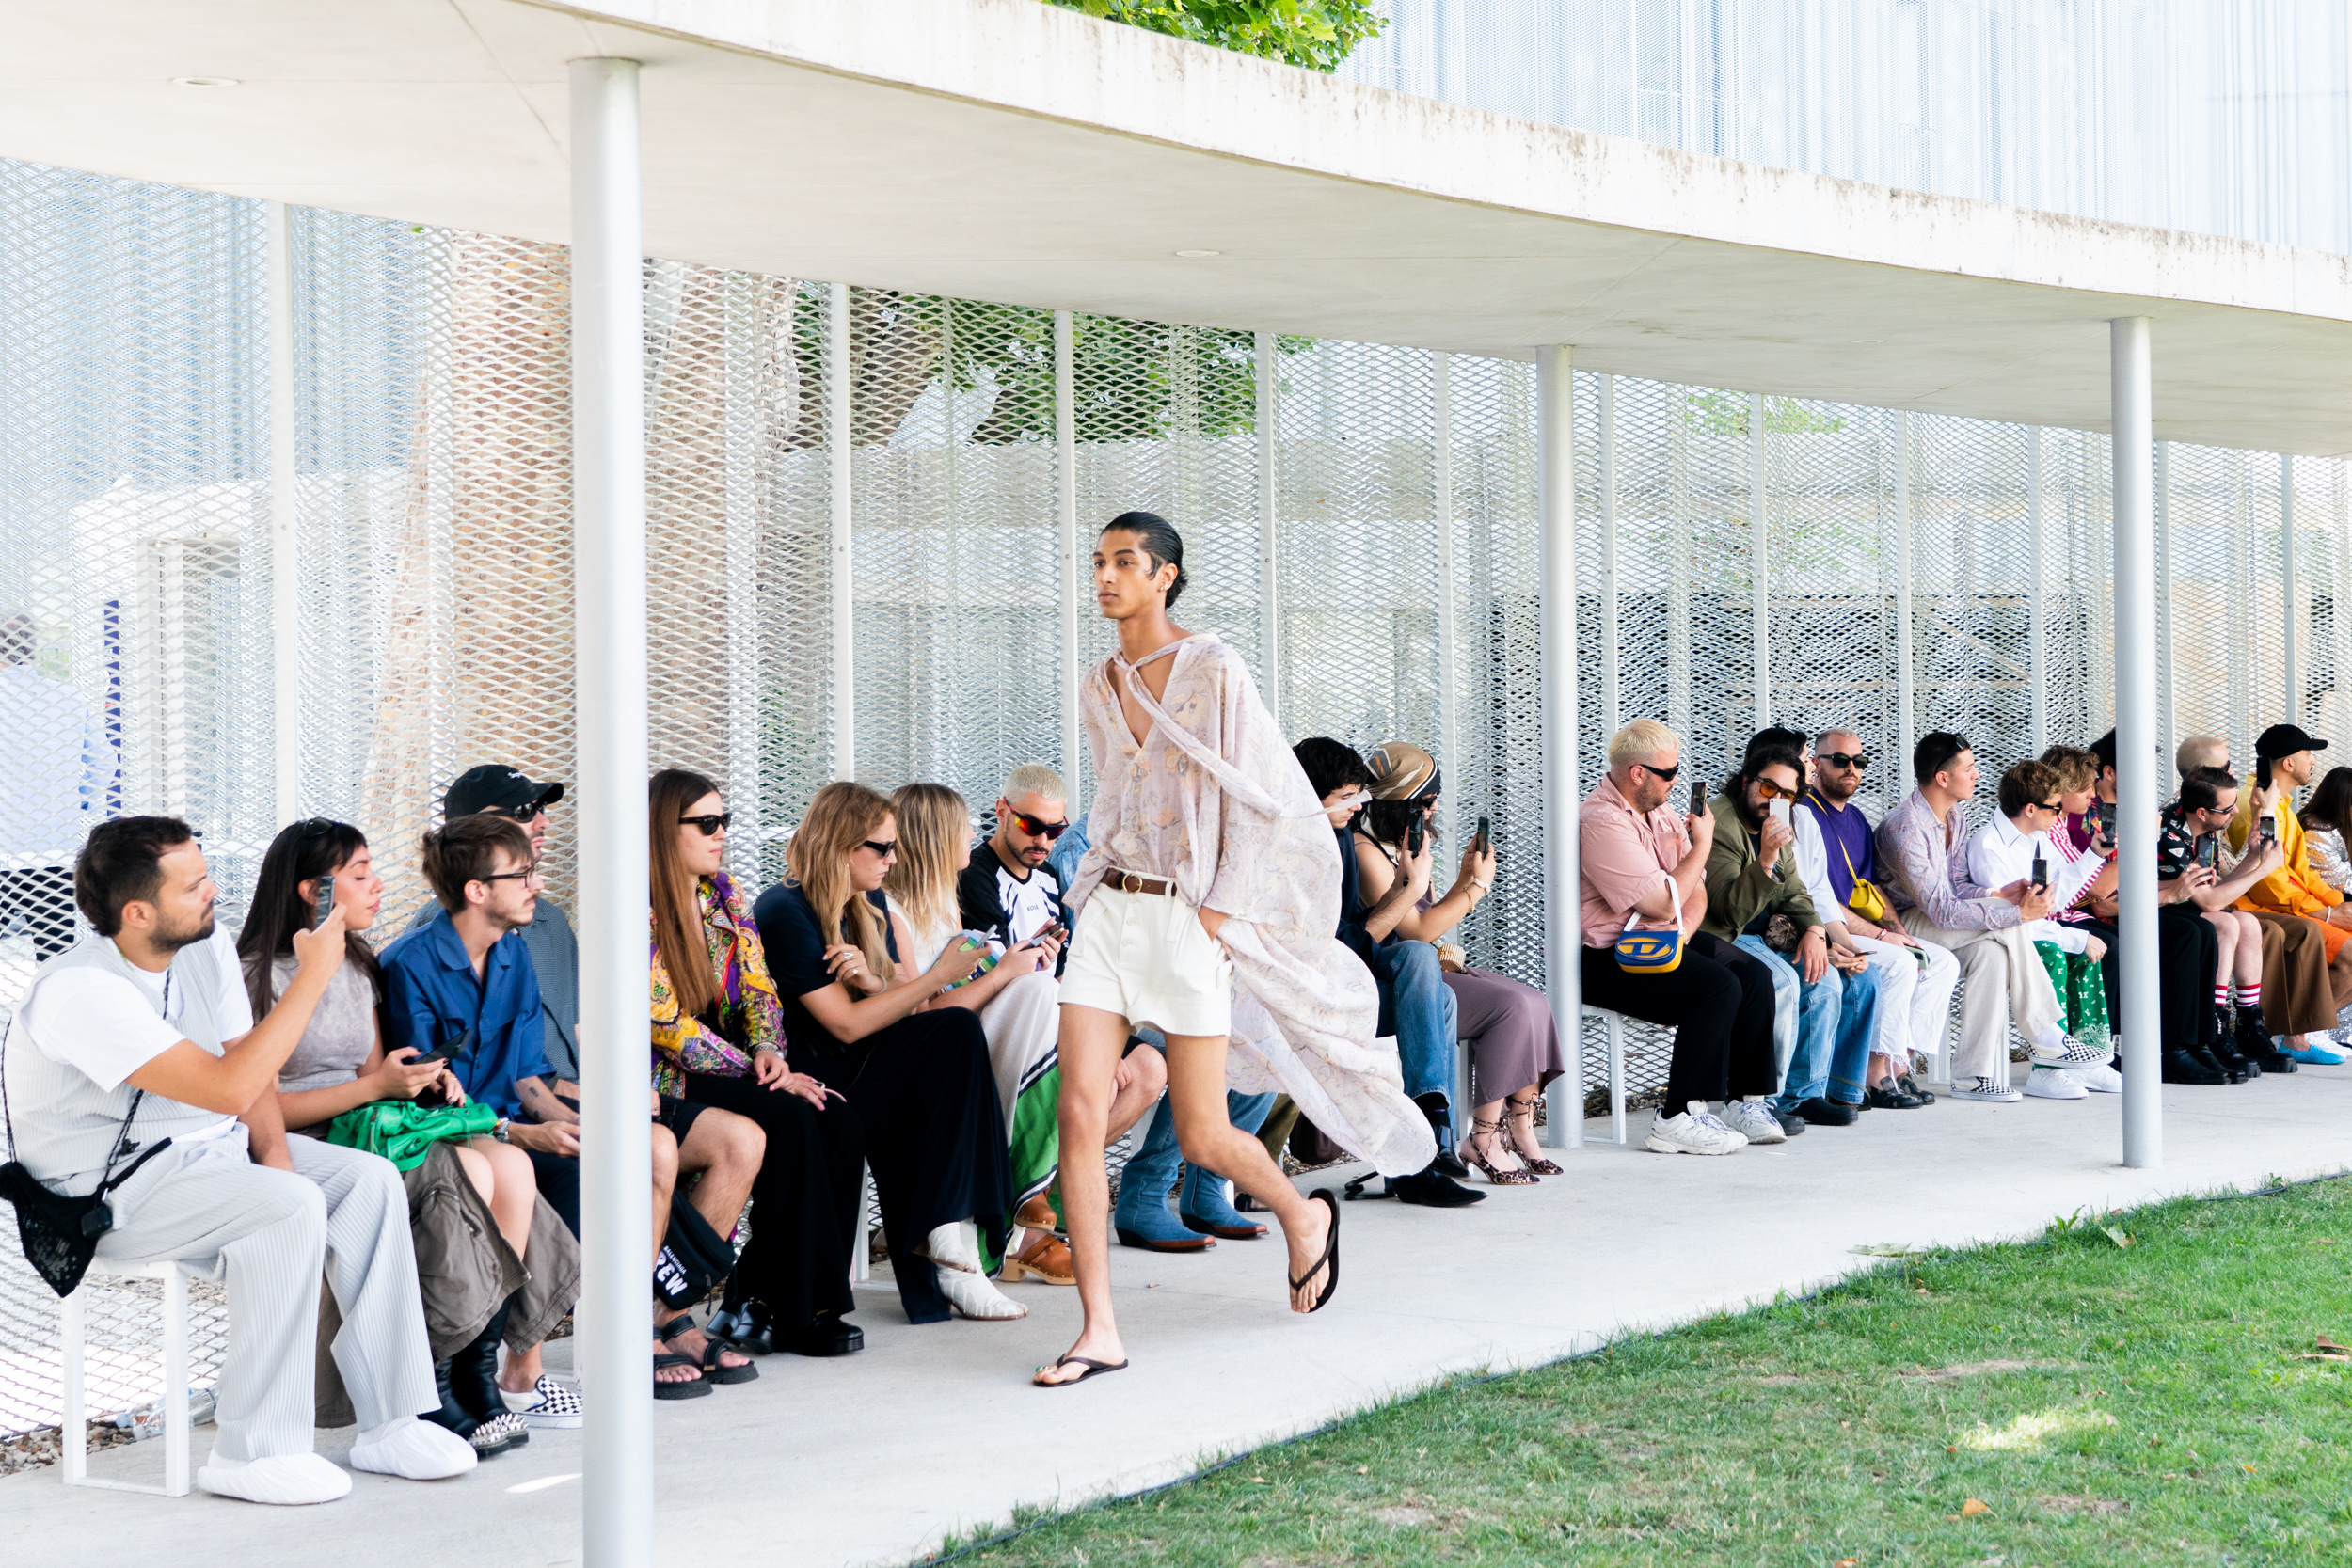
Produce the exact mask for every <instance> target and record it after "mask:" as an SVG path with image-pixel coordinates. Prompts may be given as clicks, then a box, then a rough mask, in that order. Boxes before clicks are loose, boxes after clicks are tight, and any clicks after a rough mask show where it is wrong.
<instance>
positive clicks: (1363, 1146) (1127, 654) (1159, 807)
mask: <svg viewBox="0 0 2352 1568" xmlns="http://www.w3.org/2000/svg"><path fill="white" fill-rule="evenodd" d="M1094 589H1095V595H1094V596H1095V602H1096V603H1097V604H1098V605H1100V606H1101V608H1102V611H1103V614H1104V618H1105V619H1107V620H1110V621H1114V622H1116V623H1117V624H1118V626H1119V651H1118V652H1117V653H1115V654H1113V655H1112V656H1111V657H1108V658H1106V659H1104V661H1103V662H1102V663H1100V664H1098V665H1096V666H1095V667H1094V668H1092V669H1091V670H1089V671H1088V672H1087V674H1086V678H1085V681H1084V682H1083V683H1082V685H1081V688H1080V691H1079V708H1080V713H1081V716H1082V717H1083V718H1084V720H1085V721H1086V727H1087V734H1088V736H1089V739H1090V740H1091V742H1092V744H1093V747H1094V776H1095V779H1096V780H1097V784H1096V794H1095V800H1094V810H1093V812H1092V814H1091V816H1089V821H1088V832H1087V836H1088V840H1089V844H1090V845H1091V847H1090V848H1089V849H1088V851H1087V854H1086V858H1085V859H1084V860H1083V861H1081V862H1080V863H1079V865H1078V874H1077V876H1076V877H1075V879H1073V884H1072V886H1071V888H1070V890H1069V892H1068V895H1067V897H1068V901H1069V903H1070V905H1071V907H1072V908H1073V909H1077V908H1080V907H1081V906H1084V907H1085V908H1086V911H1087V912H1086V917H1085V919H1084V920H1082V921H1080V922H1079V923H1078V925H1077V927H1076V939H1075V942H1074V944H1073V948H1072V950H1071V954H1070V960H1069V964H1068V967H1067V968H1066V969H1065V970H1064V972H1063V975H1062V987H1061V1002H1062V1006H1061V1069H1062V1085H1061V1107H1060V1116H1061V1154H1062V1167H1061V1168H1062V1174H1061V1185H1062V1212H1063V1217H1064V1219H1065V1220H1066V1221H1067V1223H1068V1225H1069V1229H1070V1246H1071V1253H1072V1258H1073V1263H1074V1265H1075V1267H1076V1270H1077V1275H1078V1300H1079V1303H1080V1305H1081V1307H1083V1308H1084V1310H1085V1313H1086V1323H1085V1326H1084V1327H1083V1328H1082V1329H1081V1330H1080V1331H1079V1334H1078V1339H1077V1342H1076V1343H1075V1344H1073V1346H1071V1348H1070V1352H1069V1354H1066V1355H1064V1356H1063V1357H1062V1358H1061V1359H1060V1360H1059V1361H1057V1362H1056V1363H1055V1364H1054V1365H1053V1366H1051V1367H1044V1368H1041V1369H1039V1370H1038V1373H1037V1377H1036V1382H1037V1383H1038V1385H1039V1386H1041V1387H1048V1388H1060V1387H1067V1386H1070V1385H1072V1384H1074V1383H1080V1382H1084V1381H1085V1380H1086V1379H1087V1378H1089V1377H1093V1376H1095V1375H1097V1374H1098V1373H1101V1372H1107V1371H1117V1370H1119V1369H1120V1368H1121V1367H1124V1366H1125V1365H1126V1364H1127V1363H1126V1358H1125V1353H1124V1351H1123V1350H1122V1348H1121V1346H1120V1338H1119V1328H1118V1325H1117V1324H1116V1323H1114V1322H1113V1320H1112V1315H1111V1298H1110V1254H1109V1245H1108V1242H1109V1238H1108V1235H1107V1229H1108V1210H1109V1207H1110V1187H1109V1180H1108V1177H1107V1175H1106V1173H1105V1171H1104V1164H1103V1145H1104V1131H1105V1128H1106V1127H1107V1125H1108V1121H1109V1116H1110V1104H1111V1098H1112V1093H1113V1085H1112V1075H1113V1073H1114V1072H1115V1070H1116V1069H1117V1068H1118V1066H1119V1058H1120V1051H1121V1050H1122V1049H1123V1048H1124V1046H1125V1044H1126V1041H1127V1037H1128V1032H1129V1028H1130V1026H1131V1025H1133V1024H1137V1023H1152V1024H1157V1025H1158V1026H1159V1028H1160V1030H1161V1032H1162V1033H1163V1034H1165V1035H1166V1036H1167V1037H1168V1104H1169V1108H1170V1110H1171V1111H1172V1112H1173V1113H1174V1116H1175V1121H1176V1136H1177V1140H1178V1142H1179V1143H1180V1144H1182V1146H1183V1148H1184V1158H1185V1159H1187V1160H1189V1161H1191V1162H1192V1163H1193V1164H1196V1165H1200V1166H1203V1167H1205V1168H1206V1169H1209V1170H1212V1171H1215V1172H1216V1173H1217V1174H1218V1175H1220V1176H1225V1177H1229V1178H1231V1179H1232V1180H1233V1182H1234V1183H1235V1184H1236V1185H1238V1186H1239V1187H1240V1188H1241V1189H1242V1190H1243V1191H1244V1192H1247V1193H1248V1194H1249V1195H1250V1196H1252V1197H1254V1198H1256V1199H1257V1200H1258V1201H1259V1203H1261V1204H1262V1205H1263V1206H1264V1208H1265V1209H1266V1210H1267V1211H1268V1212H1271V1213H1272V1214H1273V1215H1274V1217H1275V1218H1276V1219H1277V1220H1278V1221H1279V1223H1280V1224H1281V1227H1282V1238H1283V1241H1284V1242H1285V1243H1287V1244H1288V1246H1289V1249H1290V1271H1289V1277H1290V1304H1291V1310H1293V1311H1295V1312H1312V1311H1314V1310H1316V1309H1317V1308H1319V1307H1322V1306H1323V1305H1324V1304H1325V1303H1326V1302H1327V1301H1329V1300H1330V1299H1331V1292H1332V1291H1333V1290H1334V1289H1335V1288H1336V1287H1337V1286H1338V1284H1339V1273H1340V1269H1339V1205H1338V1203H1337V1201H1336V1199H1335V1198H1334V1197H1333V1196H1332V1194H1331V1193H1330V1192H1329V1191H1328V1190H1324V1191H1319V1192H1316V1193H1314V1194H1313V1195H1311V1196H1309V1197H1301V1196H1299V1194H1298V1190H1297V1189H1296V1188H1295V1187H1294V1186H1292V1185H1291V1183H1290V1182H1289V1181H1288V1180H1286V1179H1285V1178H1284V1177H1283V1175H1282V1172H1281V1168H1280V1167H1279V1165H1277V1164H1275V1163H1274V1159H1273V1157H1272V1156H1271V1155H1269V1154H1267V1153H1266V1151H1265V1148H1264V1147H1263V1145H1261V1144H1260V1143H1259V1142H1258V1141H1257V1140H1256V1139H1255V1138H1252V1137H1250V1136H1249V1135H1248V1133H1245V1132H1239V1131H1237V1130H1236V1129H1235V1128H1234V1127H1233V1125H1232V1121H1231V1120H1230V1119H1229V1118H1228V1117H1227V1114H1226V1102H1225V1091H1226V1088H1227V1077H1228V1066H1229V1064H1228V1056H1229V1048H1230V1056H1231V1073H1232V1086H1234V1087H1236V1088H1239V1089H1242V1090H1243V1091H1245V1092H1248V1091H1252V1090H1259V1091H1263V1090H1266V1089H1280V1090H1282V1091H1284V1092H1286V1093H1288V1094H1289V1095H1290V1097H1291V1098H1292V1099H1293V1100H1294V1101H1296V1102H1297V1104H1298V1106H1299V1109H1300V1110H1301V1111H1302V1112H1303V1113H1304V1114H1305V1115H1306V1116H1308V1117H1310V1118H1311V1119H1312V1120H1313V1122H1314V1124H1315V1125H1316V1126H1317V1127H1319V1128H1321V1129H1323V1131H1324V1132H1327V1133H1329V1134H1330V1135H1331V1136H1332V1137H1333V1138H1335V1139H1336V1140H1338V1141H1339V1143H1340V1144H1341V1145H1342V1147H1343V1148H1346V1149H1347V1150H1348V1151H1349V1152H1350V1153H1352V1154H1355V1155H1356V1156H1358V1157H1359V1158H1360V1159H1363V1160H1366V1161H1369V1162H1370V1163H1371V1164H1373V1165H1374V1166H1375V1167H1376V1168H1377V1169H1378V1170H1379V1171H1380V1173H1381V1174H1382V1175H1384V1176H1407V1175H1410V1174H1411V1173H1412V1172H1414V1171H1417V1170H1420V1169H1421V1168H1422V1167H1423V1166H1425V1165H1426V1164H1429V1162H1430V1159H1431V1158H1432V1157H1433V1155H1434V1154H1435V1153H1436V1148H1437V1144H1436V1140H1435V1138H1434V1137H1433V1136H1432V1134H1431V1132H1430V1131H1429V1122H1428V1119H1427V1118H1426V1117H1423V1116H1422V1113H1421V1110H1420V1108H1419V1107H1418V1106H1416V1105H1415V1104H1414V1103H1413V1102H1412V1101H1410V1100H1407V1099H1406V1097H1405V1088H1404V1075H1403V1071H1402V1069H1400V1067H1399V1065H1398V1062H1397V1058H1396V1053H1394V1052H1393V1051H1387V1052H1383V1051H1381V1050H1380V1049H1379V1048H1378V1047H1377V1046H1376V1045H1375V1044H1374V1038H1375V1037H1374V1026H1375V1022H1376V1016H1377V1012H1378V1006H1379V1003H1378V992H1377V990H1375V988H1374V985H1373V980H1372V975H1371V974H1370V973H1369V972H1368V971H1367V970H1366V969H1365V968H1364V966H1363V964H1362V963H1361V962H1360V961H1359V959H1358V958H1356V956H1355V955H1354V954H1352V953H1350V952H1348V951H1347V950H1346V949H1345V948H1344V947H1343V946H1341V945H1340V943H1339V942H1338V940H1337V939H1336V937H1335V936H1334V935H1333V932H1334V931H1336V930H1337V929H1338V921H1339V885H1340V878H1339V869H1340V868H1339V847H1338V845H1337V844H1336V843H1335V842H1334V840H1333V839H1332V836H1331V832H1330V829H1329V828H1328V827H1327V825H1326V824H1325V823H1324V822H1323V820H1322V816H1323V808H1322V804H1321V802H1319V801H1318V800H1316V799H1315V795H1314V791H1313V789H1312V788H1311V786H1310V785H1309V784H1308V783H1307V776H1306V774H1305V772H1304V771H1303V770H1302V769H1301V768H1299V766H1298V761H1297V759H1296V758H1295V756H1293V755H1292V753H1291V749H1290V748H1289V747H1288V746H1287V745H1285V744H1283V741H1282V736H1281V733H1280V732H1279V730H1278V729H1276V727H1275V724H1274V716H1273V715H1272V714H1270V713H1268V712H1267V711H1266V708H1265V705H1264V703H1263V702H1261V701H1260V700H1259V697H1258V689H1257V687H1256V686H1255V685H1254V684H1253V683H1252V682H1251V681H1250V678H1249V673H1248V669H1247V668H1246V667H1244V665H1243V663H1242V660H1241V656H1240V655H1239V654H1237V653H1236V652H1234V651H1233V650H1232V648H1231V647H1229V646H1227V645H1226V644H1225V643H1224V642H1222V641H1218V640H1217V639H1216V638H1215V637H1211V636H1208V635H1205V634H1194V633H1189V632H1186V631H1184V629H1183V628H1182V627H1180V626H1177V625H1176V624H1175V623H1174V622H1172V621H1170V620H1169V619H1168V610H1170V609H1172V608H1173V607H1174V605H1175V603H1176V599H1177V597H1178V595H1179V594H1182V593H1183V592H1184V541H1183V540H1181V539H1179V538H1178V537H1177V534H1176V531H1175V530H1174V529H1173V528H1171V527H1169V526H1168V523H1167V522H1166V521H1165V520H1163V519H1161V518H1159V517H1157V516H1154V515H1152V514H1151V513H1149V512H1128V513H1123V514H1121V515H1119V516H1118V517H1115V518H1113V519H1112V520H1111V522H1110V525H1109V526H1108V527H1107V528H1105V529H1104V531H1103V533H1102V537H1101V538H1100V540H1098V541H1097V543H1096V545H1095V549H1094Z"/></svg>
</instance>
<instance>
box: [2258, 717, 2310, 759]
mask: <svg viewBox="0 0 2352 1568" xmlns="http://www.w3.org/2000/svg"><path fill="white" fill-rule="evenodd" d="M2327 749H2328V743H2327V742H2326V741H2324V740H2320V739H2316V738H2314V737H2313V736H2309V735H2306V734H2305V733H2304V732H2303V726H2302V725H2300V724H2273V725H2271V726H2270V728H2268V729H2266V730H2265V731H2263V733H2262V734H2260V735H2258V736H2255V737H2254V754H2255V755H2256V756H2258V757H2268V758H2269V759H2270V760H2271V761H2273V762H2276V761H2278V760H2279V759H2280V757H2291V756H2293V755H2295V753H2296V752H2324V751H2326V750H2327Z"/></svg>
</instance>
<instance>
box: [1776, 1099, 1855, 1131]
mask: <svg viewBox="0 0 2352 1568" xmlns="http://www.w3.org/2000/svg"><path fill="white" fill-rule="evenodd" d="M1797 1115H1798V1116H1799V1117H1802V1118H1803V1119H1804V1120H1806V1121H1809V1122H1811V1123H1812V1124H1813V1125H1814V1126H1816V1127H1851V1126H1852V1125H1853V1124H1854V1121H1855V1119H1856V1113H1855V1111H1854V1108H1853V1107H1852V1106H1851V1105H1840V1104H1838V1103H1837V1102H1836V1101H1834V1100H1823V1099H1822V1098H1821V1097H1820V1096H1819V1095H1816V1096H1814V1097H1813V1098H1812V1099H1811V1100H1805V1101H1799V1102H1798V1104H1797ZM1783 1125H1784V1126H1785V1125H1786V1118H1783Z"/></svg>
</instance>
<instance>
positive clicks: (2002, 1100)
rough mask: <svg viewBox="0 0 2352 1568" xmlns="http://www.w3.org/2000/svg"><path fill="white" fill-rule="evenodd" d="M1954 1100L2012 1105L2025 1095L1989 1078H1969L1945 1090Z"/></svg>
mask: <svg viewBox="0 0 2352 1568" xmlns="http://www.w3.org/2000/svg"><path fill="white" fill-rule="evenodd" d="M1946 1092H1947V1094H1949V1095H1950V1097H1951V1098H1952V1099H1954V1100H1981V1101H1985V1102H1986V1103H1987V1104H1990V1105H2013V1104H2015V1103H2016V1102H2017V1101H2021V1100H2023V1099H2025V1098H2026V1097H2025V1096H2024V1095H2022V1094H2019V1093H2018V1092H2017V1091H2016V1090H2015V1089H2012V1088H2010V1086H2009V1085H2006V1084H2002V1083H1996V1082H1995V1081H1994V1080H1993V1079H1990V1078H1970V1079H1967V1080H1964V1081H1963V1082H1960V1083H1956V1084H1954V1085H1952V1086H1951V1088H1950V1089H1948V1090H1947V1091H1946Z"/></svg>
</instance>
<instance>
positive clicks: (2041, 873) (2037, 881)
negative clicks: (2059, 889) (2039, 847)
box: [2033, 855, 2050, 888]
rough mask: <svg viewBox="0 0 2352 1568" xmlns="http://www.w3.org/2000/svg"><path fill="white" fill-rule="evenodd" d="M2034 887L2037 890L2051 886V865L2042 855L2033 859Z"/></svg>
mask: <svg viewBox="0 0 2352 1568" xmlns="http://www.w3.org/2000/svg"><path fill="white" fill-rule="evenodd" d="M2033 885H2034V886H2035V887H2037V888H2045V887H2048V886H2049V885H2050V863H2049V862H2048V861H2045V860H2043V859H2042V857H2041V856H2040V855H2036V856H2035V857H2034V858H2033Z"/></svg>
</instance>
